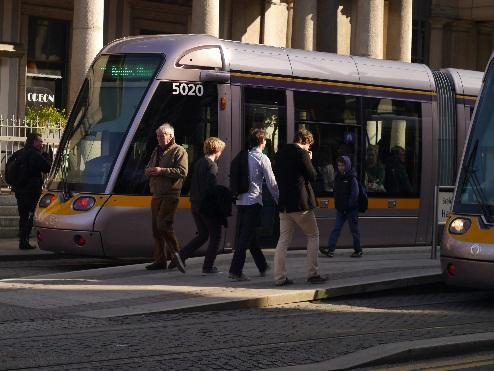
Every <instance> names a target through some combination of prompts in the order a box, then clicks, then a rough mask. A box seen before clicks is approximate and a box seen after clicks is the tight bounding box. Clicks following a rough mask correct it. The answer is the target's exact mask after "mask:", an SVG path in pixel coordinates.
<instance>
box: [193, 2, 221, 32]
mask: <svg viewBox="0 0 494 371" xmlns="http://www.w3.org/2000/svg"><path fill="white" fill-rule="evenodd" d="M191 32H192V33H196V34H204V33H205V34H208V35H213V36H216V37H218V36H219V34H220V0H194V2H193V3H192V25H191Z"/></svg>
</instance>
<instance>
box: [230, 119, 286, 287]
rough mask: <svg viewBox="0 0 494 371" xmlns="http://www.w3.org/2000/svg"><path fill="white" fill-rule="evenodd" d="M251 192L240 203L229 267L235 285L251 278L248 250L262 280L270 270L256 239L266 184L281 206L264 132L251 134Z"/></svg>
mask: <svg viewBox="0 0 494 371" xmlns="http://www.w3.org/2000/svg"><path fill="white" fill-rule="evenodd" d="M248 142H249V148H250V149H249V151H248V167H249V190H248V191H247V192H246V193H242V194H240V195H239V196H238V199H237V202H236V204H237V210H238V214H237V223H238V224H237V225H238V226H239V227H238V236H237V238H236V246H235V252H234V254H233V258H232V263H231V265H230V278H231V279H233V280H236V281H248V280H249V278H248V277H247V276H246V275H245V274H243V273H242V270H243V267H244V264H245V258H246V252H247V249H250V253H251V254H252V257H253V258H254V262H255V263H256V266H257V268H258V269H259V272H260V274H261V276H263V277H264V276H265V275H266V271H267V270H268V268H269V266H268V264H267V263H266V258H265V257H264V254H263V253H262V250H261V248H260V247H259V244H258V241H257V238H256V228H257V227H258V226H259V222H260V220H261V209H262V184H263V181H264V180H266V185H267V187H268V189H269V192H270V193H271V195H272V196H273V198H274V200H275V202H276V203H278V185H277V184H276V179H275V177H274V174H273V170H272V169H271V161H269V158H268V157H267V156H266V155H264V154H263V153H262V150H263V149H264V147H265V146H266V133H265V131H264V130H263V129H260V128H253V129H251V130H250V132H249V138H248Z"/></svg>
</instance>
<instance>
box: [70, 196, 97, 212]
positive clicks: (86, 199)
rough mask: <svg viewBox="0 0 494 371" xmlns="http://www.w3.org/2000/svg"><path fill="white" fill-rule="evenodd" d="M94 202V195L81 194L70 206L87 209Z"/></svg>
mask: <svg viewBox="0 0 494 371" xmlns="http://www.w3.org/2000/svg"><path fill="white" fill-rule="evenodd" d="M95 203H96V200H95V199H94V197H91V196H81V197H79V198H77V199H76V200H75V201H74V203H73V204H72V208H73V209H74V210H76V211H88V210H90V209H91V208H92V207H93V206H94V204H95Z"/></svg>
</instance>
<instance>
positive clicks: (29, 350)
mask: <svg viewBox="0 0 494 371" xmlns="http://www.w3.org/2000/svg"><path fill="white" fill-rule="evenodd" d="M493 308H494V294H493V293H490V292H474V291H472V292H471V291H456V290H451V289H449V288H445V287H442V286H440V285H436V286H434V287H431V288H420V289H409V290H406V291H405V290H403V292H401V291H396V290H395V291H394V292H390V293H375V294H371V295H360V296H352V297H348V298H334V299H331V300H328V301H324V302H314V303H296V304H286V305H278V306H275V307H272V308H252V309H243V310H232V311H205V312H194V313H174V314H170V313H154V314H144V315H139V316H132V317H116V318H108V319H89V318H82V317H77V316H73V315H72V316H71V315H69V314H68V313H65V314H63V315H61V314H60V313H59V314H58V315H57V314H55V313H54V312H53V311H52V310H32V311H31V312H29V313H28V312H24V313H23V316H18V317H17V319H13V317H12V315H10V316H9V315H8V313H6V312H5V311H4V310H3V309H6V308H0V310H2V311H1V313H2V314H0V318H1V320H0V359H2V360H3V362H2V364H0V369H12V368H47V369H48V368H49V369H53V370H58V369H60V370H62V369H105V370H107V369H108V370H111V369H119V370H122V369H167V370H185V369H186V370H229V369H231V370H256V369H263V368H274V367H283V366H290V365H303V364H309V363H314V362H320V361H324V360H329V359H332V358H336V357H338V356H341V355H345V354H349V353H352V352H356V351H358V350H362V349H365V348H369V347H372V346H376V345H379V344H387V343H392V342H398V341H409V340H416V339H427V338H435V337H440V336H453V335H461V334H470V333H477V332H478V333H480V332H486V331H494V318H493V317H492V309H493Z"/></svg>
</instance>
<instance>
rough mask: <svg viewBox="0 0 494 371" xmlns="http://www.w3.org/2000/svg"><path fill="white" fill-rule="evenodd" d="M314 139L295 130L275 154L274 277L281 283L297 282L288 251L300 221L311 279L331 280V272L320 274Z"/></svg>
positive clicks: (314, 281) (303, 132) (312, 281)
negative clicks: (276, 230) (276, 219)
mask: <svg viewBox="0 0 494 371" xmlns="http://www.w3.org/2000/svg"><path fill="white" fill-rule="evenodd" d="M312 143H314V139H313V137H312V133H311V132H310V131H308V130H306V129H300V130H299V131H298V132H297V133H295V139H294V144H288V145H286V146H285V147H284V148H283V149H281V150H280V151H279V152H278V153H277V155H276V158H275V175H276V180H277V182H278V187H279V191H280V196H279V204H278V206H279V211H280V238H279V240H278V245H277V246H276V252H275V255H274V279H275V284H276V285H277V286H284V285H289V284H292V283H293V281H292V280H290V279H288V277H287V271H286V253H287V249H288V246H289V245H290V243H291V241H292V235H293V230H294V228H295V226H296V225H298V226H299V227H300V229H302V232H303V233H304V234H305V236H306V237H307V267H308V274H307V281H308V282H310V283H322V282H325V281H327V280H328V277H327V276H321V275H319V268H318V264H317V249H318V247H319V229H318V227H317V222H316V217H315V215H314V212H313V211H312V210H313V209H314V208H315V207H316V200H315V196H314V191H313V190H312V185H311V183H312V182H314V181H315V180H316V176H317V171H316V169H314V166H312V163H311V157H312V154H311V152H310V151H309V148H310V146H311V145H312Z"/></svg>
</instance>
